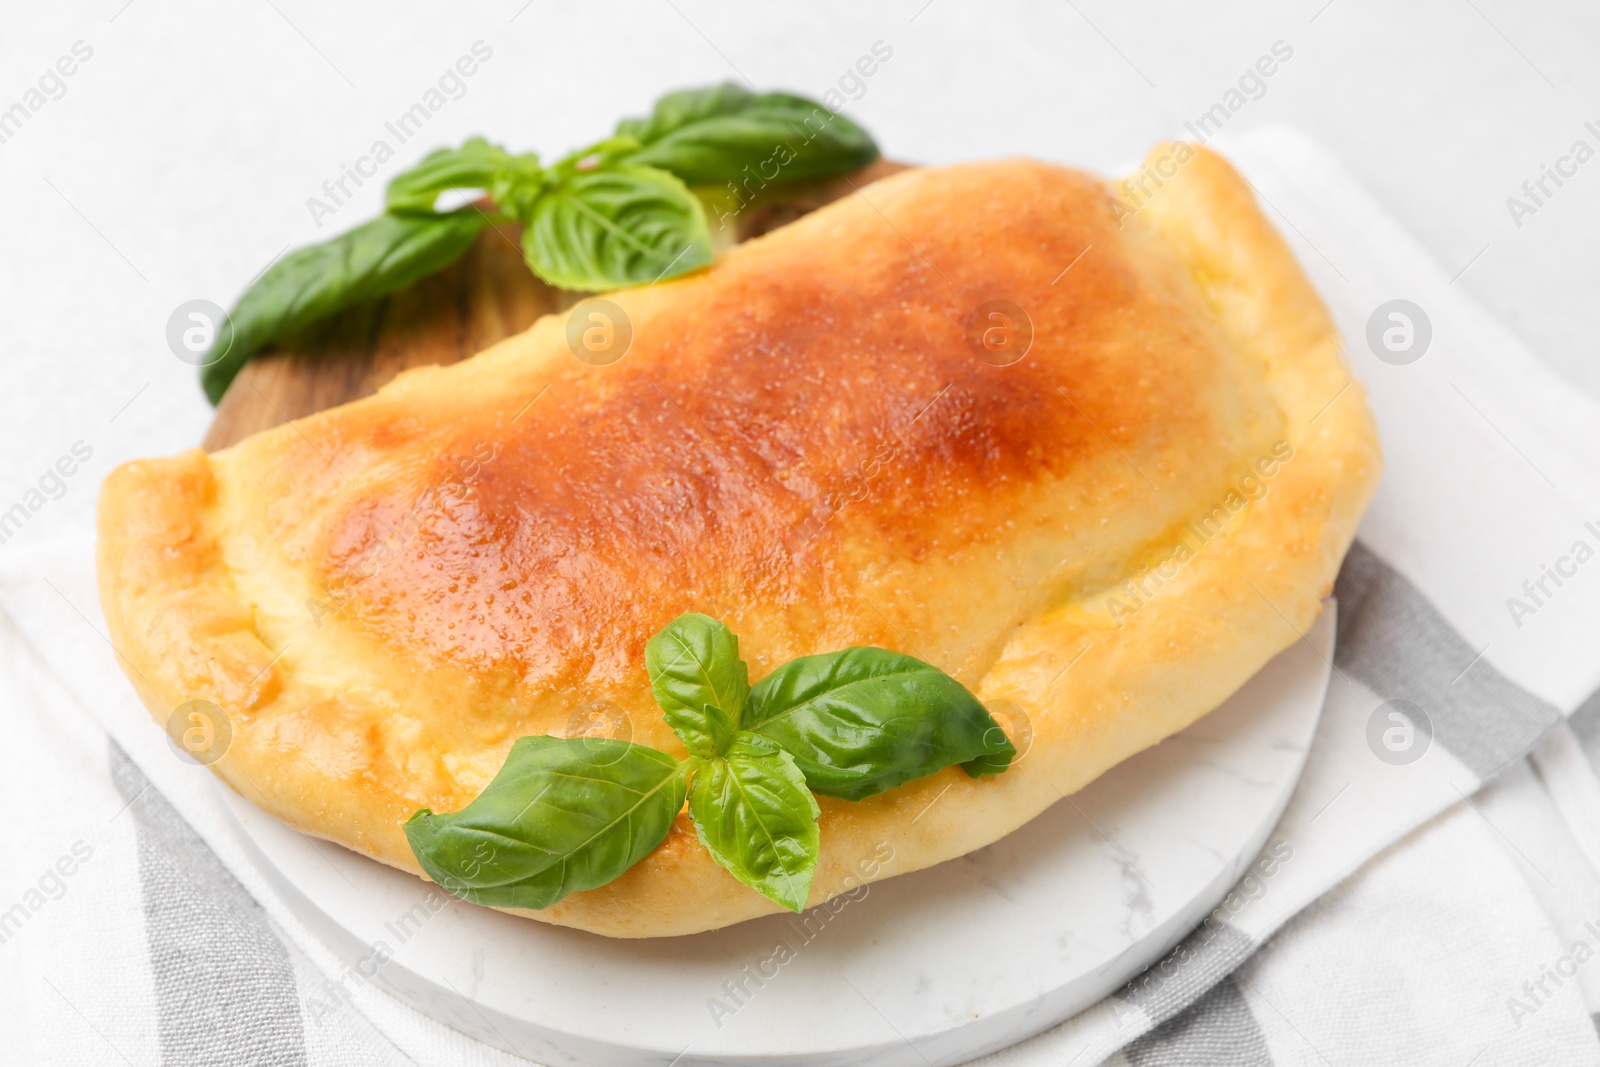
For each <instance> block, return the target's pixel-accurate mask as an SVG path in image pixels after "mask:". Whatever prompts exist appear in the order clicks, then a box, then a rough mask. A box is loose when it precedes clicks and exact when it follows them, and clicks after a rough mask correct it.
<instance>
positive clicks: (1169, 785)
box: [217, 602, 1334, 1067]
mask: <svg viewBox="0 0 1600 1067" xmlns="http://www.w3.org/2000/svg"><path fill="white" fill-rule="evenodd" d="M1333 615H1334V605H1333V604H1332V602H1329V603H1328V605H1327V610H1326V611H1324V613H1323V616H1322V618H1321V619H1320V620H1319V621H1318V623H1317V625H1316V628H1315V629H1314V631H1313V632H1312V633H1311V634H1310V635H1309V639H1308V640H1304V641H1297V642H1295V644H1294V645H1292V646H1291V647H1290V648H1289V649H1288V650H1287V651H1285V652H1284V653H1282V654H1281V655H1279V656H1278V657H1277V658H1276V659H1274V660H1273V661H1272V662H1271V663H1269V664H1268V665H1267V666H1266V667H1265V668H1263V669H1262V670H1261V672H1260V673H1259V674H1257V675H1256V676H1255V677H1254V678H1252V679H1251V680H1250V681H1249V682H1248V683H1246V685H1245V686H1244V688H1242V689H1241V690H1240V691H1239V692H1238V693H1237V694H1235V695H1234V696H1233V697H1232V698H1231V699H1229V700H1228V701H1227V702H1226V703H1224V704H1223V705H1222V706H1221V707H1220V708H1218V709H1217V710H1215V711H1213V712H1212V713H1211V714H1209V715H1207V716H1206V717H1204V718H1202V719H1201V720H1200V721H1199V722H1197V723H1195V724H1194V725H1193V726H1191V727H1189V728H1188V729H1187V730H1185V731H1183V732H1182V733H1180V734H1177V735H1175V736H1173V737H1171V738H1168V739H1167V740H1166V741H1164V742H1162V743H1161V744H1159V745H1157V746H1155V747H1154V748H1151V749H1148V750H1146V751H1144V752H1142V753H1140V754H1139V755H1137V756H1134V757H1133V758H1132V759H1130V760H1127V761H1126V762H1124V763H1122V764H1121V765H1119V766H1117V767H1115V768H1113V769H1112V770H1111V771H1110V772H1108V773H1107V774H1105V775H1103V776H1102V777H1101V778H1100V779H1098V780H1097V781H1095V782H1094V783H1092V784H1091V785H1090V786H1089V787H1088V788H1086V789H1084V790H1082V791H1080V792H1079V793H1077V794H1076V795H1074V796H1073V797H1071V798H1070V799H1069V800H1065V801H1062V802H1060V803H1057V804H1056V805H1055V806H1054V807H1052V808H1050V809H1049V810H1048V811H1046V812H1045V813H1044V814H1042V815H1040V816H1039V817H1038V818H1036V819H1034V820H1033V821H1032V822H1031V823H1029V824H1028V825H1027V826H1025V827H1023V828H1022V829H1020V830H1018V831H1017V832H1015V833H1013V834H1011V835H1010V836H1008V837H1005V838H1003V839H1002V840H1000V841H998V842H996V843H995V844H993V845H990V846H988V847H987V848H984V849H981V850H979V851H977V852H974V853H971V854H970V855H967V856H963V857H961V858H960V859H956V860H951V861H949V862H947V863H943V864H940V865H939V866H937V867H932V868H929V869H927V870H924V871H918V872H916V873H914V874H908V875H902V876H901V877H898V878H892V879H889V880H887V881H884V882H878V883H875V884H873V885H871V886H870V887H868V888H867V889H866V891H865V893H864V894H861V895H859V896H858V897H857V898H856V899H854V900H850V901H847V902H844V903H843V906H842V907H839V908H838V909H837V910H834V909H833V908H830V907H829V906H828V905H821V906H819V907H817V908H813V909H812V910H811V911H809V912H806V913H805V914H803V915H799V916H771V917H768V918H763V919H757V920H754V921H751V922H746V923H741V924H739V925H737V926H733V927H729V928H727V929H724V930H717V931H713V932H710V933H704V934H696V935H693V936H689V937H677V938H659V939H653V940H642V941H621V940H612V939H608V938H604V937H599V936H596V935H593V934H588V933H583V932H580V931H576V930H567V929H562V928H558V927H553V926H547V925H545V924H543V923H539V922H534V921H530V920H527V919H520V918H516V917H514V916H510V915H504V914H501V913H500V912H496V911H492V910H489V909H487V908H480V907H476V906H474V905H471V904H467V903H465V902H462V901H459V900H455V899H453V898H446V897H445V896H444V895H443V894H442V893H441V892H440V891H439V890H438V889H437V888H436V887H434V886H432V885H430V884H428V883H425V882H423V881H421V880H420V879H418V878H415V877H413V876H411V875H408V874H404V873H402V872H400V871H396V870H393V869H391V868H389V867H385V866H383V865H381V864H378V863H375V862H373V861H371V860H368V859H366V858H365V857H362V856H359V855H357V854H356V853H354V852H350V851H348V850H346V849H343V848H341V847H339V846H337V845H332V844H329V843H328V842H325V841H319V840H314V839H312V838H310V837H308V836H306V835H304V834H301V833H299V832H297V831H295V830H293V829H291V828H290V827H288V826H287V825H285V824H284V823H282V822H280V821H278V820H277V819H275V818H273V817H271V816H269V815H267V814H265V813H263V812H262V811H260V810H259V809H257V808H256V807H254V806H253V805H252V804H250V803H249V802H248V801H246V800H244V799H243V798H241V797H239V796H238V795H237V794H235V793H233V792H232V791H231V790H229V789H227V788H226V787H224V786H222V785H220V783H219V785H218V789H217V795H218V797H219V802H220V803H223V804H225V805H226V807H227V808H228V810H229V812H230V813H231V814H232V816H233V818H234V822H235V824H236V826H237V828H238V831H239V833H240V834H241V836H242V838H243V840H244V841H245V843H246V846H247V848H248V850H249V851H250V852H251V853H252V855H253V856H254V858H255V860H256V862H257V863H258V864H259V865H260V867H261V870H262V871H263V872H264V874H265V875H266V876H267V879H268V881H269V882H270V883H271V884H272V886H273V887H274V889H275V890H276V891H277V892H278V893H279V894H280V895H281V896H282V898H283V900H284V902H285V903H286V904H287V905H288V907H289V908H290V910H291V911H293V912H294V914H296V915H297V916H299V917H300V918H301V919H302V920H303V921H304V922H305V923H306V924H307V925H308V926H309V927H310V928H311V929H312V930H313V931H314V932H316V934H317V935H318V936H320V937H321V938H322V939H323V940H324V941H325V942H326V943H327V944H328V945H329V946H330V947H331V948H332V949H333V950H334V951H335V952H336V953H337V954H338V955H339V956H341V957H342V958H343V959H344V960H345V962H346V964H347V968H348V969H347V972H346V975H345V976H344V978H343V979H342V980H343V982H344V984H345V985H346V986H349V985H352V984H356V983H360V982H364V981H375V982H378V983H379V984H381V985H382V986H383V987H385V988H387V989H388V990H389V991H390V992H392V993H393V994H394V995H396V996H397V997H399V998H400V999H402V1000H404V1001H406V1002H407V1003H409V1004H411V1005H412V1006H414V1007H415V1008H416V1009H417V1010H419V1011H421V1012H423V1013H425V1014H427V1015H429V1016H431V1017H432V1018H434V1019H437V1020H440V1021H441V1022H444V1023H446V1024H448V1025H450V1026H453V1027H455V1028H456V1029H458V1030H461V1031H463V1032H465V1033H467V1034H470V1035H472V1036H473V1037H476V1038H479V1039H480V1040H482V1041H484V1042H486V1043H488V1044H491V1045H494V1046H497V1047H499V1048H503V1049H506V1050H507V1051H511V1052H516V1053H519V1054H521V1055H522V1056H525V1057H527V1058H529V1059H532V1060H535V1061H537V1062H540V1063H545V1064H551V1065H555V1064H566V1063H583V1064H596V1065H604V1067H645V1065H654V1067H668V1065H673V1064H677V1065H682V1067H688V1065H691V1064H740V1065H750V1064H764V1065H780V1064H783V1065H789V1064H794V1065H800V1064H805V1065H833V1064H852V1065H854V1064H871V1065H874V1067H878V1065H882V1067H901V1065H904V1067H943V1065H946V1064H958V1063H963V1062H965V1061H967V1060H969V1059H971V1058H973V1057H975V1056H979V1055H982V1054H983V1053H986V1052H990V1051H993V1050H995V1049H999V1048H1003V1047H1005V1046H1006V1045H1009V1044H1012V1043H1014V1042H1017V1041H1020V1040H1022V1039H1023V1038H1026V1037H1029V1036H1031V1035H1033V1034H1036V1033H1039V1032H1040V1031H1042V1030H1045V1029H1047V1028H1049V1027H1050V1026H1052V1025H1054V1024H1055V1023H1057V1022H1060V1021H1061V1020H1063V1019H1066V1018H1068V1017H1070V1016H1071V1015H1073V1014H1075V1013H1077V1012H1078V1011H1081V1010H1082V1009H1084V1008H1086V1007H1088V1006H1089V1005H1091V1004H1093V1003H1095V1002H1096V1001H1098V1000H1100V999H1101V998H1103V997H1105V996H1106V995H1107V994H1109V993H1112V992H1114V991H1115V990H1116V989H1117V988H1119V987H1120V986H1121V985H1122V984H1123V983H1125V982H1126V981H1127V980H1128V979H1130V978H1132V977H1133V976H1134V975H1136V974H1138V973H1139V971H1140V970H1142V969H1143V968H1144V967H1145V966H1147V965H1149V964H1150V963H1152V962H1154V961H1155V960H1157V959H1159V958H1160V957H1161V956H1162V955H1163V954H1165V953H1166V952H1167V951H1168V950H1169V949H1170V948H1171V947H1172V946H1173V945H1175V944H1177V942H1178V941H1179V940H1181V939H1182V937H1183V936H1184V934H1186V933H1187V932H1188V931H1189V930H1191V929H1193V928H1194V927H1195V926H1197V925H1198V924H1199V923H1200V921H1201V920H1202V919H1203V918H1204V917H1205V915H1206V914H1207V913H1208V912H1210V911H1211V910H1212V909H1213V908H1215V907H1216V905H1217V904H1218V903H1219V902H1220V901H1221V899H1222V898H1223V896H1224V895H1225V894H1226V893H1227V891H1228V890H1229V889H1230V888H1232V886H1233V885H1234V884H1235V883H1236V882H1237V880H1238V879H1239V877H1240V876H1241V875H1242V874H1243V871H1244V869H1245V868H1246V867H1247V866H1248V865H1249V864H1250V863H1251V862H1252V861H1253V860H1254V859H1255V857H1256V855H1257V854H1258V853H1259V852H1260V850H1261V848H1262V847H1263V846H1264V845H1265V844H1266V842H1267V838H1268V835H1269V834H1270V833H1271V831H1272V828H1273V826H1275V825H1276V823H1277V821H1278V818H1279V816H1280V815H1281V814H1282V812H1283V809H1284V806H1285V805H1286V804H1287V803H1288V800H1289V796H1290V794H1291V793H1292V792H1293V791H1294V787H1295V783H1296V781H1297V780H1298V778H1299V776H1300V771H1301V768H1302V766H1303V765H1304V762H1305V756H1306V751H1307V749H1308V748H1309V746H1310V744H1311V738H1312V735H1313V733H1314V731H1315V730H1316V724H1317V719H1318V717H1319V715H1320V713H1321V709H1322V701H1323V697H1324V694H1325V692H1326V690H1327V684H1328V673H1329V669H1330V668H1329V660H1328V659H1327V658H1326V655H1331V649H1332V647H1333ZM1318 649H1322V650H1324V651H1322V652H1319V651H1318ZM1024 758H1026V756H1024ZM780 945H783V946H785V949H783V950H780V949H778V946H780ZM751 975H755V977H754V978H752V977H750V976H751ZM758 982H759V984H758ZM741 984H742V985H743V991H740V989H739V986H740V985H741ZM337 996H338V994H337V993H336V992H330V993H329V995H328V997H326V998H323V999H326V1000H327V1001H328V1003H327V1005H326V1008H327V1009H328V1010H335V1009H336V1008H337V1007H338V1005H337V1003H336V1002H335V1001H336V998H337ZM307 1010H312V1011H314V1010H318V1009H317V1007H316V1005H314V1004H309V1005H308V1006H307Z"/></svg>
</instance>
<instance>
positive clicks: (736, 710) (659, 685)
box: [644, 613, 750, 756]
mask: <svg viewBox="0 0 1600 1067" xmlns="http://www.w3.org/2000/svg"><path fill="white" fill-rule="evenodd" d="M644 665H645V669H646V670H647V671H649V672H650V691H651V692H652V693H654V694H655V698H656V703H657V704H660V705H661V710H662V712H664V713H665V715H666V719H667V725H668V726H671V727H672V732H673V733H675V734H677V735H678V737H679V739H680V740H682V741H683V744H684V747H686V748H687V749H688V750H689V751H690V752H691V753H693V754H694V755H696V756H715V755H717V754H719V753H721V752H722V751H724V750H725V749H726V748H727V747H728V744H729V742H730V741H732V739H733V734H734V731H735V730H737V729H738V728H739V716H740V715H741V714H742V713H743V711H744V706H745V702H746V701H747V700H748V699H749V697H750V668H749V667H747V666H745V662H744V660H742V659H740V658H739V639H738V638H737V637H735V636H734V634H733V631H732V630H730V629H728V628H727V627H726V626H724V625H723V624H722V623H721V622H719V621H717V620H716V619H713V618H712V617H711V616H709V615H699V614H694V613H689V614H684V615H679V616H678V617H677V618H676V619H673V620H672V621H671V622H670V623H668V624H667V625H666V627H665V628H664V629H663V630H662V631H661V632H660V633H658V634H656V635H655V636H654V637H652V638H651V639H650V640H649V642H648V643H647V644H646V645H645V646H644Z"/></svg>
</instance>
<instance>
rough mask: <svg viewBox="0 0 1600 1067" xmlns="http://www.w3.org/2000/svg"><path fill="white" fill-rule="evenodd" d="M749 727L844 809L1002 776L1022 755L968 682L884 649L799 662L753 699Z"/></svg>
mask: <svg viewBox="0 0 1600 1067" xmlns="http://www.w3.org/2000/svg"><path fill="white" fill-rule="evenodd" d="M741 722H742V725H743V726H744V728H745V729H747V730H753V731H755V732H756V733H757V734H759V735H760V736H762V737H766V738H770V739H771V740H773V741H776V742H777V743H778V744H779V745H781V746H782V747H783V749H784V750H785V751H787V752H788V753H789V754H791V755H792V756H794V759H795V763H796V764H797V765H798V766H799V767H800V769H801V771H803V772H804V773H805V776H806V783H807V784H808V785H810V786H811V788H812V789H813V790H815V791H816V792H818V793H822V794H824V795H826V796H831V797H841V798H843V799H845V800H861V799H863V798H864V797H870V796H873V795H874V794H876V793H882V792H883V791H884V790H886V789H893V788H894V787H895V786H897V785H900V784H901V783H902V782H909V781H911V780H912V779H914V778H921V777H923V776H924V775H929V774H932V773H933V772H934V771H937V770H939V769H940V768H941V767H946V766H949V765H950V764H952V763H961V764H964V765H967V766H966V769H967V773H969V774H972V775H973V776H974V777H977V776H978V775H980V774H997V773H999V772H1000V771H1001V770H1004V769H1005V764H1006V763H1009V761H1010V758H1011V756H1012V754H1014V749H1013V748H1012V746H1011V742H1010V741H1008V740H1006V736H1005V733H1004V731H1002V730H1001V729H1000V727H999V726H998V725H997V724H996V723H995V721H994V719H993V718H992V717H991V716H990V715H989V713H988V711H986V710H985V709H984V706H983V705H982V704H980V703H978V700H977V698H976V697H974V696H973V695H972V694H971V693H969V692H967V690H966V688H965V687H963V686H962V684H961V683H960V682H958V681H956V680H955V679H954V678H952V677H950V676H949V675H948V674H945V673H944V672H943V671H941V670H939V669H938V668H937V667H934V666H931V665H929V664H927V663H924V662H922V661H921V660H919V659H915V658H913V657H911V656H904V655H901V654H900V653H898V652H890V651H888V650H886V649H882V648H847V649H844V650H843V651H840V652H830V653H827V654H825V655H820V656H802V657H801V658H799V659H794V660H790V661H789V662H788V663H785V664H784V665H783V666H781V667H779V668H778V669H777V670H775V671H773V672H772V673H771V674H769V675H767V676H766V677H765V678H763V679H762V680H761V682H760V683H759V684H758V685H757V686H756V687H755V688H754V689H753V690H751V692H750V706H749V707H748V708H747V709H746V711H745V713H744V717H743V719H742V720H741ZM980 761H984V762H980Z"/></svg>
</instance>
